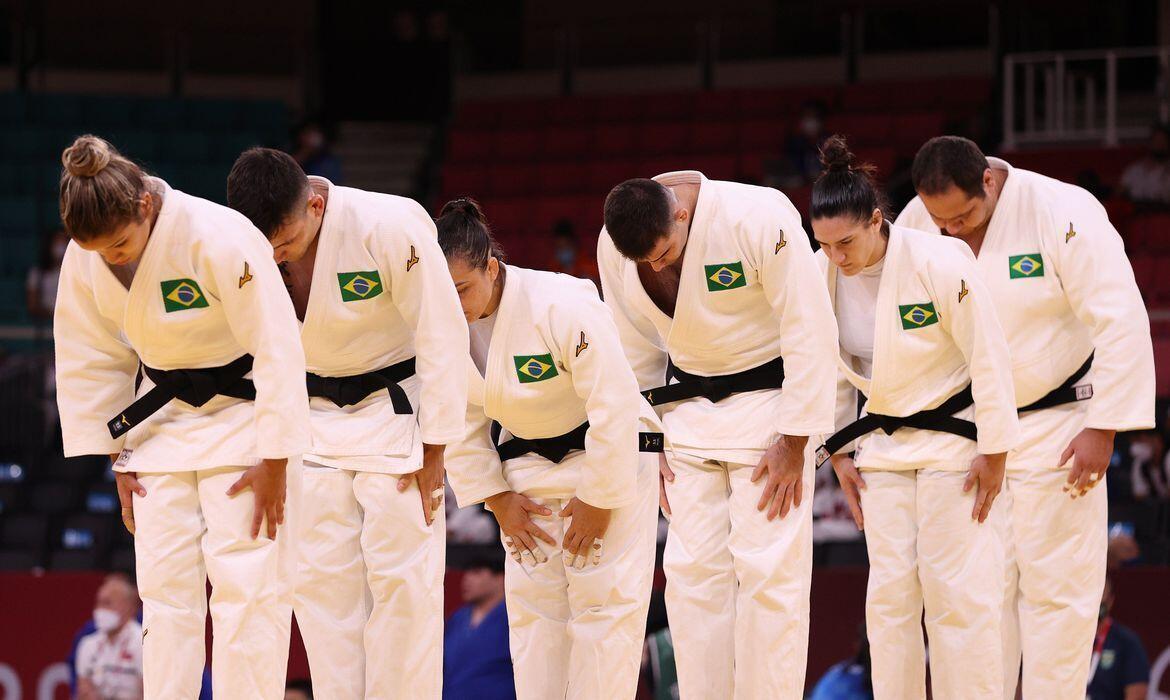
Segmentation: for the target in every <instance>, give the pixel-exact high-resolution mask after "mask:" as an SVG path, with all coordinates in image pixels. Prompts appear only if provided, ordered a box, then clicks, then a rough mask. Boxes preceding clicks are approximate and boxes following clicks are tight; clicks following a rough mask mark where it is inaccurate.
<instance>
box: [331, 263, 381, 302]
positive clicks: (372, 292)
mask: <svg viewBox="0 0 1170 700" xmlns="http://www.w3.org/2000/svg"><path fill="white" fill-rule="evenodd" d="M337 285H338V286H339V287H341V300H342V301H361V300H362V299H372V298H374V297H376V296H378V295H379V294H381V293H382V278H381V277H380V276H379V275H378V271H377V270H366V271H365V272H338V273H337Z"/></svg>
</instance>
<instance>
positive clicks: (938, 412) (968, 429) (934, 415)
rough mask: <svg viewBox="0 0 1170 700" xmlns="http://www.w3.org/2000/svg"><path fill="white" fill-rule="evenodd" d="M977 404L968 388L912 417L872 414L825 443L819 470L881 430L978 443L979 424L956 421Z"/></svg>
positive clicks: (818, 460) (848, 426) (821, 447)
mask: <svg viewBox="0 0 1170 700" xmlns="http://www.w3.org/2000/svg"><path fill="white" fill-rule="evenodd" d="M974 404H975V399H974V398H972V396H971V385H969V384H968V385H967V388H965V389H963V390H962V391H960V392H959V393H957V394H955V395H954V396H952V397H951V398H949V399H947V400H946V401H943V402H942V405H940V406H938V407H937V408H932V409H929V410H926V411H919V412H918V413H912V414H910V415H908V416H883V415H881V414H878V413H869V414H867V415H865V416H862V417H861V418H858V419H857V420H855V421H853V422H852V423H850V424H849V425H847V426H845V427H844V428H842V429H840V430H838V431H837V432H835V433H833V435H832V436H830V437H829V439H828V440H825V444H823V445H821V446H820V447H818V448H817V455H816V459H817V466H818V467H820V466H821V465H823V464H824V463H825V462H827V461H829V457H831V456H833V455H835V454H837V452H839V451H840V450H841V448H842V447H845V446H846V445H848V444H849V443H851V442H853V441H854V440H856V439H857V438H859V437H861V436H863V435H868V434H869V433H872V432H873V431H875V430H881V431H882V432H884V433H885V434H886V435H893V434H894V432H895V431H896V430H899V429H901V428H918V429H920V430H933V431H936V432H940V433H950V434H952V435H958V436H959V437H965V438H967V439H968V440H974V439H976V431H975V424H974V423H972V422H971V421H969V420H963V419H962V418H955V414H956V413H958V412H959V411H962V410H963V409H965V408H968V407H970V406H972V405H974Z"/></svg>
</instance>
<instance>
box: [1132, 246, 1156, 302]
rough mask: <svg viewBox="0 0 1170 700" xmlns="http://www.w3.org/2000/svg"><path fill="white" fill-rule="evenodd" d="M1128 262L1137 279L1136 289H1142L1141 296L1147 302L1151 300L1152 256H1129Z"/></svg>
mask: <svg viewBox="0 0 1170 700" xmlns="http://www.w3.org/2000/svg"><path fill="white" fill-rule="evenodd" d="M1129 263H1130V265H1132V266H1133V276H1134V279H1136V280H1137V286H1138V289H1140V290H1141V291H1142V297H1144V298H1145V299H1146V302H1147V303H1149V302H1150V301H1152V299H1153V297H1152V291H1153V290H1152V286H1153V283H1154V258H1151V257H1149V256H1146V255H1140V254H1139V255H1136V256H1135V255H1133V254H1131V255H1130V256H1129Z"/></svg>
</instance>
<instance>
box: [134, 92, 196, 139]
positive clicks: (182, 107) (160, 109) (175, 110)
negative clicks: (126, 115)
mask: <svg viewBox="0 0 1170 700" xmlns="http://www.w3.org/2000/svg"><path fill="white" fill-rule="evenodd" d="M186 109H187V103H186V102H184V101H183V100H177V99H174V98H168V97H164V98H157V99H145V100H142V101H140V102H139V103H138V109H137V110H136V114H135V122H136V123H137V125H138V126H139V127H142V128H145V129H153V130H155V131H170V130H172V129H175V128H178V127H180V126H181V125H182V124H183V121H184V115H185V114H186Z"/></svg>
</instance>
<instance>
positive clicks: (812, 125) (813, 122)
mask: <svg viewBox="0 0 1170 700" xmlns="http://www.w3.org/2000/svg"><path fill="white" fill-rule="evenodd" d="M800 130H801V132H803V133H804V135H805V136H809V137H812V136H816V135H818V134H820V133H821V120H820V119H817V118H816V117H805V118H804V119H801V120H800Z"/></svg>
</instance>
